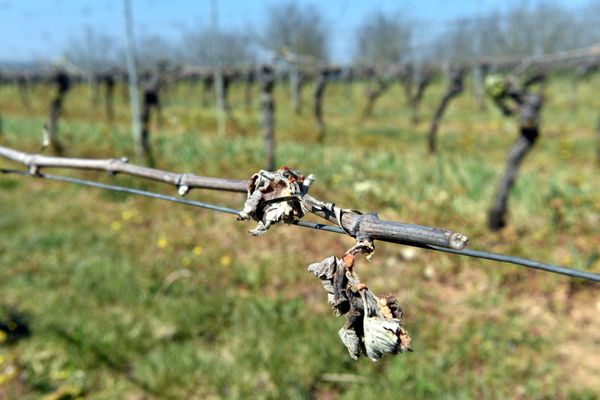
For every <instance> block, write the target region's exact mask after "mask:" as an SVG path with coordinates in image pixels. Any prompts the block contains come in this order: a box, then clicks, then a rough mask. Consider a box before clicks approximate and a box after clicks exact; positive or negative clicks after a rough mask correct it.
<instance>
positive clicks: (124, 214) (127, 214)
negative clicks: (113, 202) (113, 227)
mask: <svg viewBox="0 0 600 400" xmlns="http://www.w3.org/2000/svg"><path fill="white" fill-rule="evenodd" d="M121 218H123V221H129V220H130V219H131V218H133V212H131V211H129V210H125V211H123V212H122V213H121Z"/></svg>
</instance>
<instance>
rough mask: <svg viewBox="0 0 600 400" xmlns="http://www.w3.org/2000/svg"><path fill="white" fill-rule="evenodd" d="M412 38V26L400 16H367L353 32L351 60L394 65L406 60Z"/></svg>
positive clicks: (380, 13) (381, 14) (377, 14)
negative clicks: (354, 35)
mask: <svg viewBox="0 0 600 400" xmlns="http://www.w3.org/2000/svg"><path fill="white" fill-rule="evenodd" d="M412 36H413V26H412V25H411V24H410V23H409V22H408V21H407V20H404V19H403V18H402V17H400V16H398V15H393V14H384V13H382V12H377V13H375V14H371V15H370V16H367V17H366V18H365V19H364V21H363V22H362V24H361V25H360V26H359V28H358V30H357V34H356V48H355V59H356V61H358V62H359V63H364V64H377V65H380V64H385V65H388V64H398V63H400V62H402V61H405V59H406V58H407V57H408V55H409V53H410V48H411V40H412Z"/></svg>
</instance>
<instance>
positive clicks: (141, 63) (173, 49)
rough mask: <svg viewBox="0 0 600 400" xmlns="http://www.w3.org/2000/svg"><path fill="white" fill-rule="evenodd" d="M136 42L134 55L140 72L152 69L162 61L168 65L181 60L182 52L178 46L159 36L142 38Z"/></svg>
mask: <svg viewBox="0 0 600 400" xmlns="http://www.w3.org/2000/svg"><path fill="white" fill-rule="evenodd" d="M137 42H138V43H137V46H136V49H137V51H136V53H137V59H138V67H139V68H140V69H141V70H149V69H153V68H155V67H156V65H158V64H160V63H161V62H164V61H168V62H169V64H178V63H179V62H180V61H181V59H182V50H181V48H180V47H179V45H178V44H177V43H176V42H174V41H172V40H168V39H166V38H164V37H162V36H160V35H148V36H143V37H141V38H140V39H139V40H138V41H137Z"/></svg>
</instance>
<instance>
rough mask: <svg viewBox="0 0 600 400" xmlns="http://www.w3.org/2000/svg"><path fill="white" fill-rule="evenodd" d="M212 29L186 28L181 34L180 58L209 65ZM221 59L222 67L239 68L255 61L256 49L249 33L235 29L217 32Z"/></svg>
mask: <svg viewBox="0 0 600 400" xmlns="http://www.w3.org/2000/svg"><path fill="white" fill-rule="evenodd" d="M212 35H213V33H212V31H211V30H210V29H198V30H188V31H185V32H184V34H183V48H185V52H182V58H183V59H184V60H185V61H186V62H189V63H191V64H193V65H196V66H199V67H211V66H212V65H213V63H212V58H213V53H212V46H213V40H212ZM219 36H220V37H219V41H220V47H221V49H220V54H221V61H222V64H223V66H224V67H228V68H239V67H247V66H249V65H253V64H254V63H255V62H256V51H255V48H254V43H253V42H252V38H251V36H250V35H246V34H243V33H240V32H237V31H225V32H219Z"/></svg>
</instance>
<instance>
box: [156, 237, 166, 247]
mask: <svg viewBox="0 0 600 400" xmlns="http://www.w3.org/2000/svg"><path fill="white" fill-rule="evenodd" d="M167 244H168V242H167V239H166V238H165V237H164V236H161V237H160V238H159V239H158V242H156V245H157V246H158V248H159V249H164V248H165V247H167Z"/></svg>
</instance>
